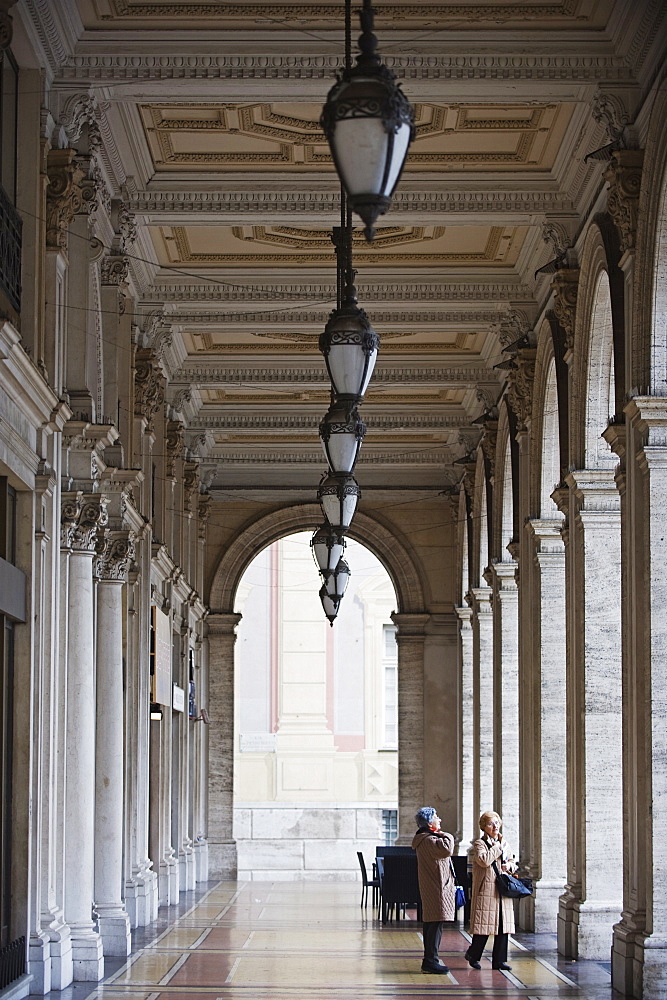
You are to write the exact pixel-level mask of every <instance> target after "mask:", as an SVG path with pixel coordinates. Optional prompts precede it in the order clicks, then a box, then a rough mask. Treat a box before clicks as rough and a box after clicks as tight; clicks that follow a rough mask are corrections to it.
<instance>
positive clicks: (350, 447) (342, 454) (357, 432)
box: [320, 401, 366, 476]
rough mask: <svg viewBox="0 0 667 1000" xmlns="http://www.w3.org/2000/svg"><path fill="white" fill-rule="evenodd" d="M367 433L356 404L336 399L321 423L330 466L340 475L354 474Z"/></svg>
mask: <svg viewBox="0 0 667 1000" xmlns="http://www.w3.org/2000/svg"><path fill="white" fill-rule="evenodd" d="M365 433H366V425H365V424H364V423H363V422H362V420H361V418H360V416H359V414H358V412H357V409H356V407H355V406H350V405H347V404H345V403H343V402H339V401H336V402H335V403H334V404H333V406H331V407H330V409H329V410H328V412H327V414H326V416H325V418H324V420H323V421H322V423H321V424H320V438H321V439H322V447H323V448H324V454H325V455H326V459H327V462H328V463H329V468H330V469H331V471H332V472H334V473H338V474H339V475H347V476H350V475H352V472H353V471H354V467H355V465H356V462H357V458H358V457H359V452H360V450H361V445H362V442H363V439H364V434H365Z"/></svg>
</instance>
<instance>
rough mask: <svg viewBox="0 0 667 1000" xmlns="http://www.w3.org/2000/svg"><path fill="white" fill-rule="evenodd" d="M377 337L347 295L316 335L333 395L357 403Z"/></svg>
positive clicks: (372, 363)
mask: <svg viewBox="0 0 667 1000" xmlns="http://www.w3.org/2000/svg"><path fill="white" fill-rule="evenodd" d="M379 346H380V338H379V337H378V335H377V333H376V332H375V330H373V328H372V327H371V324H370V322H369V320H368V317H367V315H366V313H365V312H364V310H363V309H360V308H359V306H358V305H357V303H356V300H355V299H354V298H352V297H350V298H349V299H348V300H347V301H346V302H345V303H344V305H343V306H342V307H341V308H340V309H335V310H334V311H333V312H332V314H331V316H330V318H329V321H328V323H327V325H326V326H325V328H324V333H323V334H322V336H321V337H320V350H321V352H322V354H323V355H324V360H325V361H326V365H327V371H328V372H329V378H330V379H331V384H332V386H333V391H334V395H335V396H336V397H337V398H338V399H340V400H350V401H354V402H358V401H359V400H361V398H362V397H363V395H364V393H365V392H366V389H367V388H368V383H369V382H370V380H371V375H372V374H373V369H374V368H375V362H376V360H377V354H378V348H379Z"/></svg>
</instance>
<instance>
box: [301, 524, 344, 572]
mask: <svg viewBox="0 0 667 1000" xmlns="http://www.w3.org/2000/svg"><path fill="white" fill-rule="evenodd" d="M310 545H311V548H312V550H313V558H314V559H315V562H316V564H317V568H318V569H319V571H320V573H322V574H323V575H324V576H327V575H328V574H329V573H333V572H334V570H335V569H336V567H337V566H338V563H339V562H340V560H341V559H342V557H343V552H344V551H345V539H344V537H343V534H342V532H340V531H336V529H335V528H332V527H331V525H330V524H323V525H322V527H321V528H318V529H317V531H316V532H315V534H314V535H313V537H312V539H311V541H310Z"/></svg>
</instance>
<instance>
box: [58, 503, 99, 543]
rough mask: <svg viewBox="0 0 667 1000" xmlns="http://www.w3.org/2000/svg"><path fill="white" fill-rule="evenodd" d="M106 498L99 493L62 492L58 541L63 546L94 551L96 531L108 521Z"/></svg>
mask: <svg viewBox="0 0 667 1000" xmlns="http://www.w3.org/2000/svg"><path fill="white" fill-rule="evenodd" d="M108 520H109V517H108V514H107V498H106V497H105V496H102V495H101V494H92V495H91V494H88V495H86V494H84V493H81V492H78V491H77V492H76V493H63V497H62V507H61V517H60V543H61V545H62V546H63V548H68V549H75V550H77V551H79V552H94V551H95V549H96V545H97V536H98V531H99V530H100V529H101V528H104V527H105V525H106V524H107V523H108Z"/></svg>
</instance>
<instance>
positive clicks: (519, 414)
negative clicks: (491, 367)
mask: <svg viewBox="0 0 667 1000" xmlns="http://www.w3.org/2000/svg"><path fill="white" fill-rule="evenodd" d="M536 356H537V350H536V349H535V348H534V347H526V348H524V349H523V350H521V351H519V353H518V354H517V355H516V356H515V358H514V359H513V362H514V368H511V369H510V370H509V371H508V372H507V381H508V388H507V400H508V402H509V404H510V406H511V407H512V409H513V410H514V413H515V415H516V419H517V421H518V424H519V429H520V430H526V428H527V426H528V424H529V423H530V418H531V414H532V411H533V380H534V378H535V358H536Z"/></svg>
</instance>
